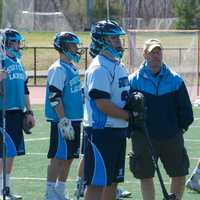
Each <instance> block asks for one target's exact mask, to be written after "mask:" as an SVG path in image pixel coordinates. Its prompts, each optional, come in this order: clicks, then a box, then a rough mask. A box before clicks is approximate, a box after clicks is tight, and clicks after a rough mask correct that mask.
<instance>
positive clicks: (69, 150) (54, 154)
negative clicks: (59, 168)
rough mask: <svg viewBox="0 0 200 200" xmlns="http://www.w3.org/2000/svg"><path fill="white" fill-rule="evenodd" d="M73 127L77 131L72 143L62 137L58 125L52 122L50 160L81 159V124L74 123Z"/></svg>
mask: <svg viewBox="0 0 200 200" xmlns="http://www.w3.org/2000/svg"><path fill="white" fill-rule="evenodd" d="M72 125H73V128H74V130H75V139H74V140H71V141H70V140H66V139H64V138H63V137H62V135H61V133H60V130H59V129H58V123H57V122H51V130H50V134H51V136H50V146H49V152H48V155H47V157H48V158H56V159H59V160H70V159H72V158H79V153H80V128H81V123H80V122H72Z"/></svg>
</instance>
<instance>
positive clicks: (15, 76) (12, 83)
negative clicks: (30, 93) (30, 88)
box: [0, 57, 27, 110]
mask: <svg viewBox="0 0 200 200" xmlns="http://www.w3.org/2000/svg"><path fill="white" fill-rule="evenodd" d="M3 68H4V69H5V70H6V71H7V77H6V79H5V80H4V82H3V83H4V84H5V85H4V98H5V99H3V96H0V109H1V110H2V107H3V108H4V109H6V110H12V109H20V110H23V109H24V107H25V96H24V95H25V81H26V79H27V76H26V74H25V71H24V68H23V66H22V64H21V62H20V60H17V61H14V60H12V59H10V58H9V57H6V59H5V60H4V63H3Z"/></svg>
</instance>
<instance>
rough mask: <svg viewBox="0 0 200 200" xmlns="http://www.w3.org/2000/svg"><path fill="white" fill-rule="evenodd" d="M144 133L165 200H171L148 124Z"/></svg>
mask: <svg viewBox="0 0 200 200" xmlns="http://www.w3.org/2000/svg"><path fill="white" fill-rule="evenodd" d="M144 132H145V136H146V138H147V142H148V145H149V150H150V153H151V158H152V162H153V165H154V167H155V170H156V173H157V175H158V180H159V182H160V186H161V189H162V193H163V196H164V200H168V199H170V198H169V194H168V192H167V189H166V187H165V185H164V182H163V178H162V175H161V172H160V169H159V166H158V163H157V161H156V156H155V152H154V148H153V145H152V143H151V140H150V137H149V132H148V129H147V127H146V124H144Z"/></svg>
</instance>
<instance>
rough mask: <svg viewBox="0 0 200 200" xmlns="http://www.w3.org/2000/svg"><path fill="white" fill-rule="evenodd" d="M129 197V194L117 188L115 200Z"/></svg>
mask: <svg viewBox="0 0 200 200" xmlns="http://www.w3.org/2000/svg"><path fill="white" fill-rule="evenodd" d="M130 196H131V192H129V191H126V190H123V189H121V188H117V192H116V199H120V198H127V197H130Z"/></svg>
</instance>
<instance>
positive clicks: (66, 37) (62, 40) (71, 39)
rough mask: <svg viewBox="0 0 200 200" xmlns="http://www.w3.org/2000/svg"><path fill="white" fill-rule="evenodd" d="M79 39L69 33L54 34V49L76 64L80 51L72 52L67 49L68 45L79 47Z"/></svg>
mask: <svg viewBox="0 0 200 200" xmlns="http://www.w3.org/2000/svg"><path fill="white" fill-rule="evenodd" d="M80 43H81V42H80V38H79V37H78V36H77V35H75V34H74V33H71V32H60V33H56V35H55V37H54V48H55V49H56V50H57V51H58V52H60V53H63V54H64V55H65V56H67V57H68V58H69V59H70V60H72V61H74V62H76V63H78V62H79V61H80V58H81V54H82V52H81V51H77V52H73V51H71V50H70V48H69V47H68V44H77V45H80Z"/></svg>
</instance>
